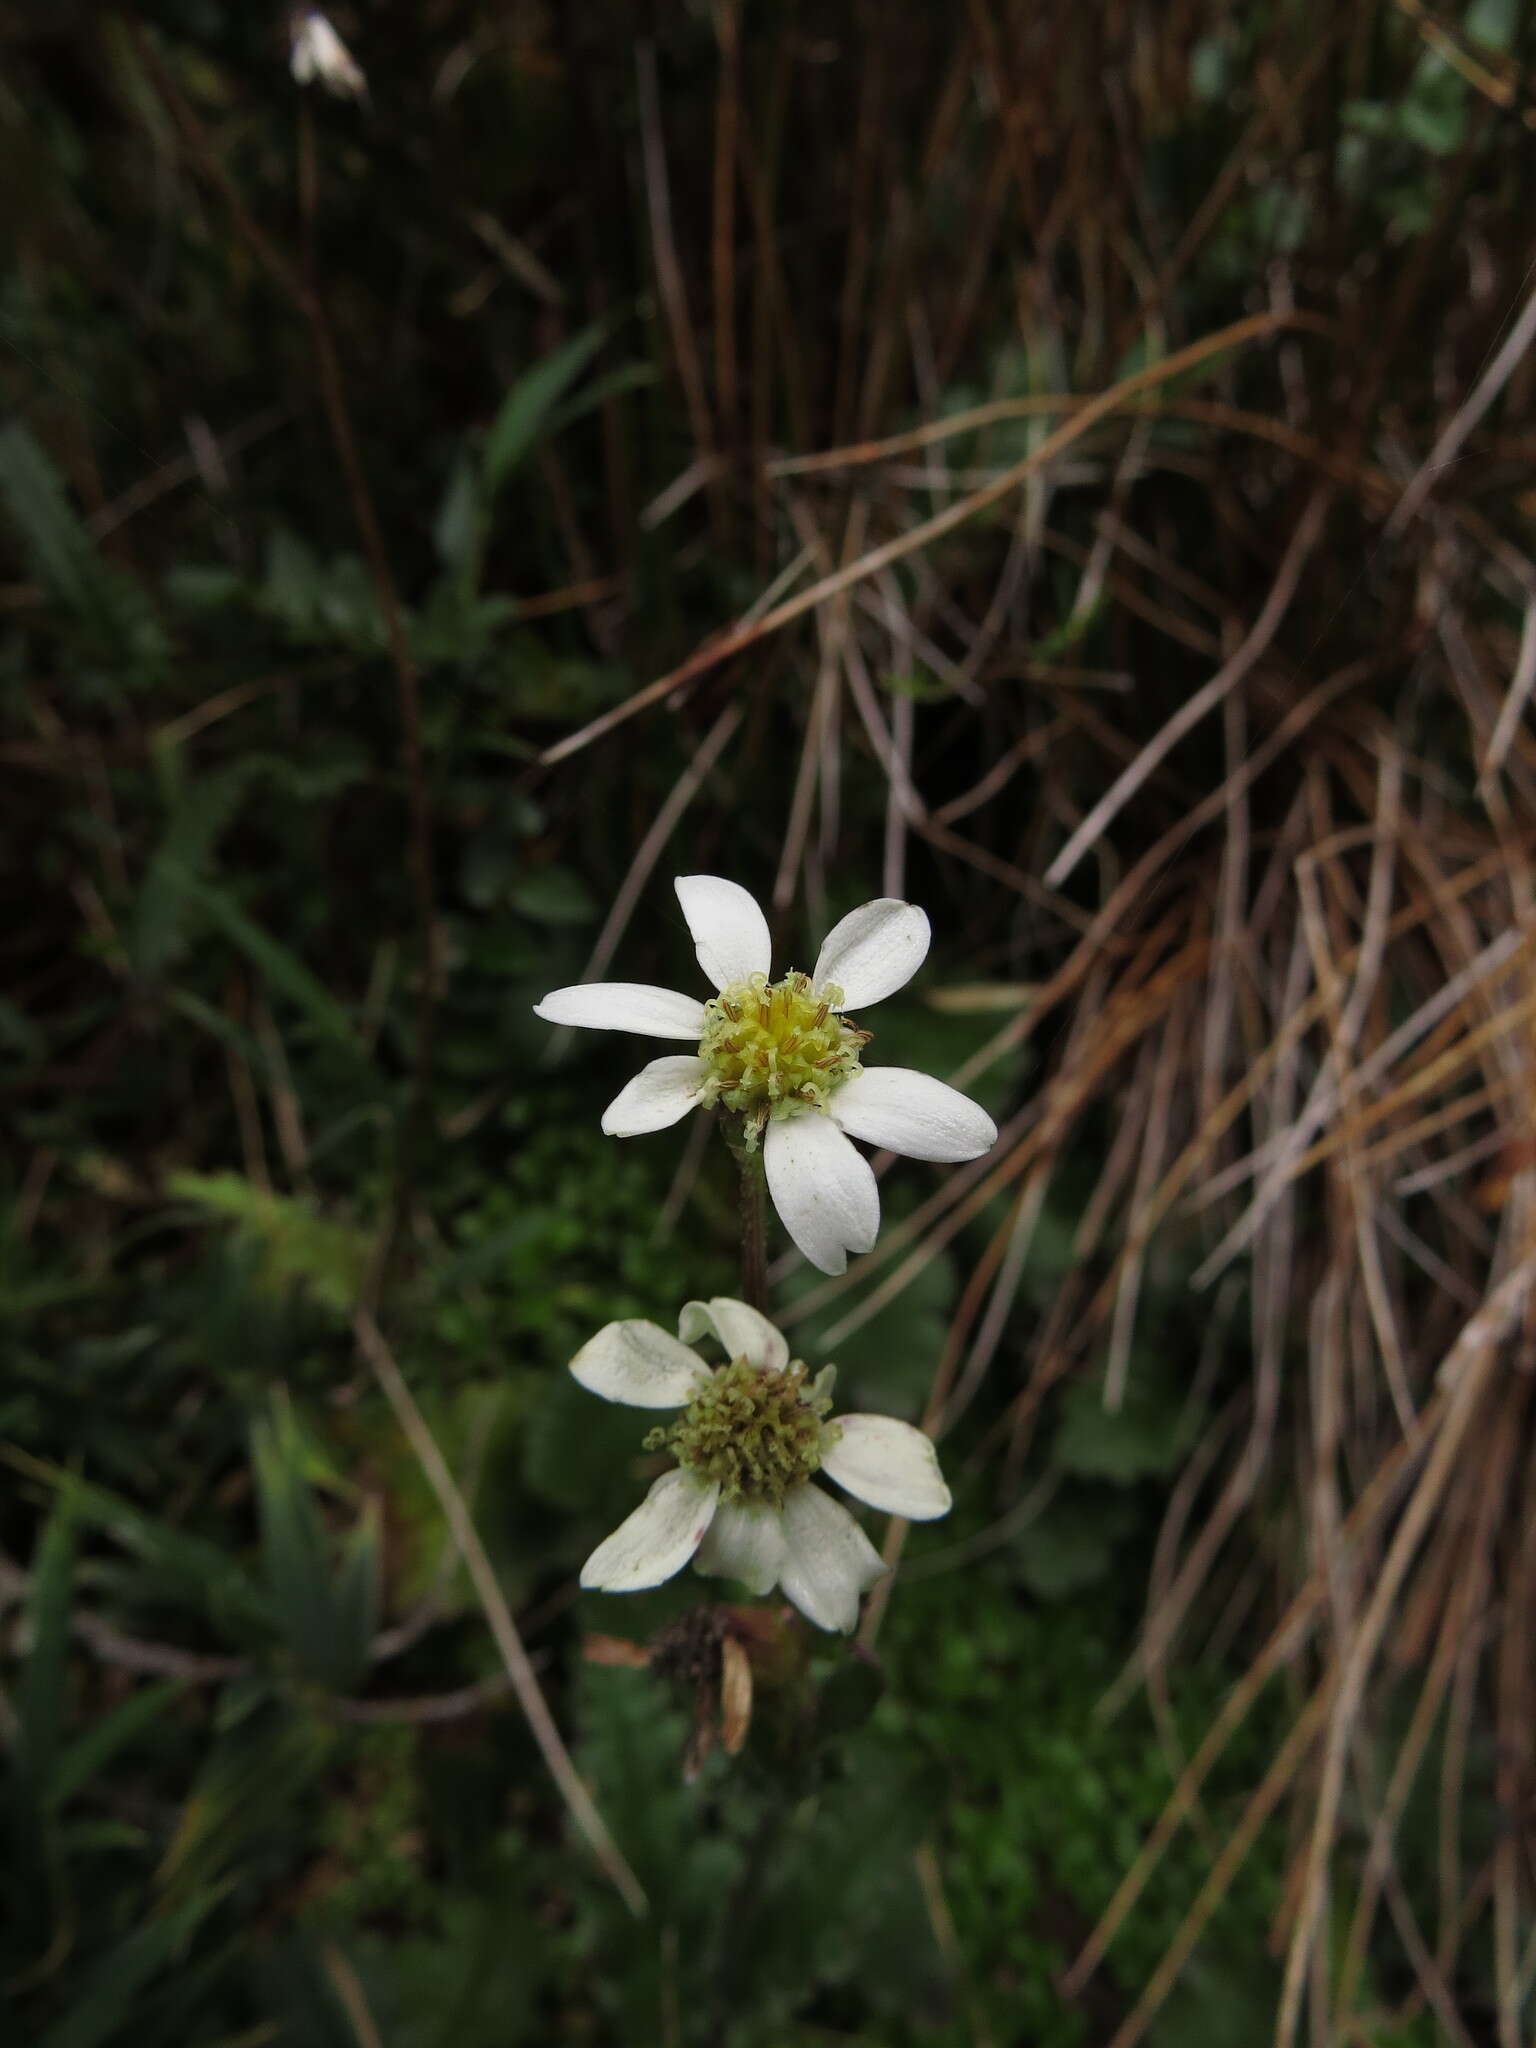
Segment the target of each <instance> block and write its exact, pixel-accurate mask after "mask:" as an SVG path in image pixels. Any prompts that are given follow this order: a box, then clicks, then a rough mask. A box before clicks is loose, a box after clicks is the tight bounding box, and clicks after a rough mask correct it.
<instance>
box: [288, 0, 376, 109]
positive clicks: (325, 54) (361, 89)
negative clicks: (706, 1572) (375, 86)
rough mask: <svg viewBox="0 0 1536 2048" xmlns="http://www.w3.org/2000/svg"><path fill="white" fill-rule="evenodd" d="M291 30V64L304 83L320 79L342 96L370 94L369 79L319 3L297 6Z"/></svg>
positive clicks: (358, 97) (362, 96)
mask: <svg viewBox="0 0 1536 2048" xmlns="http://www.w3.org/2000/svg"><path fill="white" fill-rule="evenodd" d="M289 34H290V36H291V38H292V45H291V54H290V56H289V59H288V68H289V69H290V70H291V71H292V73H293V75H294V77H295V78H296V79H297V80H298V82H299V84H300V85H313V84H314V82H315V81H316V80H317V79H318V80H319V82H320V84H321V85H323V86H324V87H325V89H326V91H327V92H333V93H335V94H336V96H337V98H338V99H349V100H360V99H364V98H366V97H367V93H368V81H367V79H366V78H364V76H363V74H362V71H361V70H360V69H359V67H358V64H357V62H356V60H355V59H354V57H353V55H352V52H351V51H350V50H349V49H348V48H347V46H346V44H345V43H344V42H343V41H342V40H341V37H340V36H339V35H337V33H336V31H335V29H333V28H332V27H331V24H330V23H329V21H327V19H326V18H325V16H324V15H323V14H322V13H321V12H320V10H319V8H318V7H301V8H299V9H297V10H296V11H295V13H294V15H293V18H292V21H291V22H290V24H289Z"/></svg>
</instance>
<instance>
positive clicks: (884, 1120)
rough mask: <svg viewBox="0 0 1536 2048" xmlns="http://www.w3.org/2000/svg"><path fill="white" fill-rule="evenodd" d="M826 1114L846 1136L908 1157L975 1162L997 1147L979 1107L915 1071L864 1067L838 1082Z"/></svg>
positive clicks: (993, 1129) (993, 1130) (994, 1130)
mask: <svg viewBox="0 0 1536 2048" xmlns="http://www.w3.org/2000/svg"><path fill="white" fill-rule="evenodd" d="M827 1111H828V1114H829V1115H830V1116H831V1117H832V1119H833V1120H834V1122H836V1123H838V1124H840V1125H841V1126H842V1128H843V1129H844V1130H845V1131H846V1132H847V1133H848V1135H849V1137H850V1138H862V1139H863V1140H864V1143H865V1144H866V1145H883V1146H886V1147H888V1148H889V1150H891V1151H892V1152H901V1153H904V1154H905V1155H906V1157H907V1158H908V1159H941V1160H944V1161H946V1162H947V1163H953V1162H954V1161H955V1160H957V1159H979V1158H980V1157H981V1155H982V1153H983V1152H990V1151H991V1149H992V1147H993V1146H994V1145H995V1144H996V1143H997V1125H996V1124H995V1123H993V1121H992V1119H991V1117H989V1116H988V1115H987V1112H986V1111H985V1110H984V1109H978V1108H977V1106H976V1104H975V1103H974V1102H972V1100H971V1098H970V1097H969V1096H968V1095H962V1094H961V1093H960V1091H959V1089H958V1088H951V1087H950V1086H949V1085H948V1083H947V1082H944V1081H935V1079H934V1078H933V1076H932V1074H920V1073H919V1072H918V1071H917V1069H916V1068H915V1067H866V1068H865V1069H864V1071H863V1073H862V1074H855V1075H854V1077H853V1079H852V1080H851V1081H845V1082H844V1083H843V1085H842V1087H841V1088H839V1089H838V1091H837V1093H836V1094H835V1095H834V1096H833V1097H832V1099H831V1101H830V1102H829V1103H828V1105H827Z"/></svg>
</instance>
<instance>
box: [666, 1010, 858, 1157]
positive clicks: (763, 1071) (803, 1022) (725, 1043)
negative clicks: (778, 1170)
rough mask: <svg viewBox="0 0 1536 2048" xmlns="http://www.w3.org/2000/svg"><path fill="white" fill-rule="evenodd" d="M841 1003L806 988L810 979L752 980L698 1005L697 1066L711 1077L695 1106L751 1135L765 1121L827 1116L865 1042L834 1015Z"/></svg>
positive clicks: (758, 1131)
mask: <svg viewBox="0 0 1536 2048" xmlns="http://www.w3.org/2000/svg"><path fill="white" fill-rule="evenodd" d="M842 999H843V992H842V990H841V989H840V988H837V987H835V986H833V985H832V984H831V983H830V982H829V983H828V984H827V985H826V986H825V987H824V988H819V989H818V988H812V986H811V978H810V976H809V975H808V974H786V975H785V977H784V979H783V980H782V981H770V980H769V979H768V977H767V975H766V974H751V975H748V977H747V979H746V980H745V981H738V982H737V983H736V984H735V985H734V986H733V987H731V988H728V989H724V990H722V991H721V993H720V994H719V995H717V996H715V997H714V998H713V999H712V1000H711V1001H709V1002H707V1003H706V1004H705V1005H704V1030H703V1034H702V1036H701V1037H700V1039H699V1058H700V1059H701V1060H703V1062H704V1064H705V1066H706V1067H707V1068H708V1069H709V1075H708V1078H707V1079H706V1081H705V1083H704V1087H703V1091H702V1095H701V1100H702V1101H703V1102H705V1103H706V1104H707V1103H711V1102H718V1103H720V1104H721V1105H722V1107H724V1108H726V1109H729V1110H733V1111H734V1112H735V1113H736V1114H737V1115H738V1116H741V1117H744V1118H745V1119H746V1121H747V1125H748V1129H749V1131H750V1132H752V1133H761V1131H762V1128H763V1126H764V1124H766V1123H767V1121H768V1119H769V1118H770V1117H779V1116H789V1115H791V1114H793V1113H794V1112H795V1111H797V1110H801V1109H825V1108H826V1106H827V1099H828V1097H829V1096H831V1095H832V1094H833V1093H834V1092H835V1091H836V1090H837V1089H839V1088H841V1087H842V1085H843V1083H844V1082H845V1081H851V1080H852V1079H853V1077H854V1075H855V1074H857V1073H859V1072H860V1071H861V1069H860V1067H859V1053H860V1051H861V1050H862V1049H863V1047H864V1046H866V1045H867V1044H868V1043H869V1038H870V1034H869V1033H868V1032H867V1031H860V1030H858V1029H857V1028H856V1027H855V1026H854V1025H852V1024H849V1023H848V1022H847V1021H846V1019H844V1018H842V1017H840V1016H839V1015H838V1014H837V1005H838V1004H839V1003H840V1002H841V1001H842Z"/></svg>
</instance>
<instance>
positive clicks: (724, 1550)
mask: <svg viewBox="0 0 1536 2048" xmlns="http://www.w3.org/2000/svg"><path fill="white" fill-rule="evenodd" d="M783 1565H784V1531H783V1528H782V1527H781V1524H780V1517H779V1511H778V1509H777V1508H753V1507H734V1506H732V1504H731V1503H730V1502H729V1501H722V1502H721V1503H720V1505H719V1507H717V1508H716V1509H715V1519H714V1520H713V1521H712V1522H711V1523H710V1525H709V1534H708V1535H707V1536H706V1537H705V1538H704V1541H703V1542H702V1543H701V1544H700V1545H699V1554H698V1556H697V1557H696V1558H695V1559H694V1560H693V1568H694V1570H695V1571H696V1572H703V1573H705V1575H706V1576H707V1577H709V1578H714V1579H739V1580H740V1581H741V1583H742V1585H744V1586H745V1587H746V1588H747V1589H748V1591H749V1592H753V1593H771V1592H772V1591H773V1588H774V1587H775V1586H776V1585H777V1584H778V1578H779V1573H780V1571H781V1570H782V1569H783Z"/></svg>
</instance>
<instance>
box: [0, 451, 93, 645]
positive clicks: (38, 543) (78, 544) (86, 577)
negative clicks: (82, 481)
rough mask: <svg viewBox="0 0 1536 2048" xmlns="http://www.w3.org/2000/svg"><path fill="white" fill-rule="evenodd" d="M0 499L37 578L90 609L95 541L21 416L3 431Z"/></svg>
mask: <svg viewBox="0 0 1536 2048" xmlns="http://www.w3.org/2000/svg"><path fill="white" fill-rule="evenodd" d="M0 503H3V504H4V506H5V509H6V511H7V512H8V513H9V514H10V516H11V519H12V521H13V522H14V524H15V526H16V529H17V531H18V532H19V533H20V535H21V538H22V541H23V542H24V544H25V546H26V550H27V555H28V559H29V560H30V562H31V565H32V569H33V573H34V574H35V575H36V577H37V579H38V581H39V582H40V583H42V584H43V585H44V586H45V587H46V588H47V589H48V591H49V592H50V593H51V594H52V595H53V596H54V597H56V598H57V599H58V600H59V602H60V603H61V604H63V605H64V606H65V607H66V608H67V609H69V610H70V611H73V612H78V613H85V612H88V611H90V610H91V609H92V606H93V604H94V602H95V599H96V596H97V593H98V587H99V580H100V578H101V575H102V574H103V570H102V564H101V559H100V557H99V556H98V554H97V552H96V544H95V542H94V541H93V540H92V539H91V537H90V535H89V533H88V532H87V531H86V529H85V526H84V525H83V523H82V522H81V520H80V518H79V516H78V515H77V513H76V511H75V508H74V507H73V505H71V504H70V502H69V496H68V493H67V492H66V491H65V488H64V480H63V478H62V477H61V476H60V475H59V472H58V470H57V469H56V468H55V467H54V465H53V462H52V461H51V460H50V458H49V457H48V456H47V455H46V454H44V452H43V450H42V448H41V447H40V446H39V444H38V442H37V441H36V440H35V439H34V438H33V436H32V434H31V433H30V432H29V431H28V429H27V428H26V427H24V426H23V425H22V424H21V422H20V421H19V420H13V421H12V422H11V424H10V425H9V426H8V427H5V428H3V429H0Z"/></svg>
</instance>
